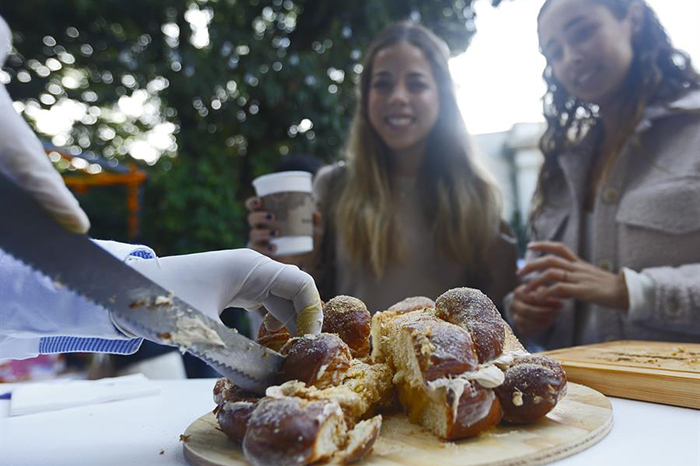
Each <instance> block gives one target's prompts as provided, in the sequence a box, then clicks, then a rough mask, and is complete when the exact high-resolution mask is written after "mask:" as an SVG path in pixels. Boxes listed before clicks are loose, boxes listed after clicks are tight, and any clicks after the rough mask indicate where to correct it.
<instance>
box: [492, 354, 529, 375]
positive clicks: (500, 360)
mask: <svg viewBox="0 0 700 466" xmlns="http://www.w3.org/2000/svg"><path fill="white" fill-rule="evenodd" d="M529 355H530V353H528V352H527V351H523V350H515V351H511V352H509V353H503V354H501V355H500V356H499V357H497V358H496V359H493V360H491V361H489V362H488V363H486V364H495V365H496V366H498V367H499V368H500V369H501V370H503V371H505V370H506V369H508V368H509V367H510V366H512V365H513V364H515V362H517V361H518V359H521V358H523V357H525V356H529Z"/></svg>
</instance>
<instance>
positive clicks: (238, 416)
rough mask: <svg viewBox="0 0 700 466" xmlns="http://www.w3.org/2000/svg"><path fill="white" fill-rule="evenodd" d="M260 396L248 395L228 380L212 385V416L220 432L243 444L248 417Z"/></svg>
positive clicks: (221, 380)
mask: <svg viewBox="0 0 700 466" xmlns="http://www.w3.org/2000/svg"><path fill="white" fill-rule="evenodd" d="M260 398H261V397H260V396H258V395H256V394H254V393H249V392H246V391H244V390H243V389H241V388H240V387H237V386H236V385H234V384H233V383H232V382H231V381H230V380H228V379H225V378H224V379H220V380H218V381H217V382H216V385H214V403H216V408H215V409H214V414H215V415H216V419H217V421H218V422H219V426H220V427H221V430H222V432H223V433H224V434H226V436H227V437H228V438H230V439H231V440H233V441H234V442H236V443H239V444H240V443H241V442H243V437H244V436H245V433H246V430H247V429H248V421H250V416H251V415H252V414H253V411H254V410H255V408H256V407H257V405H258V402H259V401H260Z"/></svg>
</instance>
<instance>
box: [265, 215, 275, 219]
mask: <svg viewBox="0 0 700 466" xmlns="http://www.w3.org/2000/svg"><path fill="white" fill-rule="evenodd" d="M273 218H275V216H274V215H273V214H267V215H265V220H272V219H273Z"/></svg>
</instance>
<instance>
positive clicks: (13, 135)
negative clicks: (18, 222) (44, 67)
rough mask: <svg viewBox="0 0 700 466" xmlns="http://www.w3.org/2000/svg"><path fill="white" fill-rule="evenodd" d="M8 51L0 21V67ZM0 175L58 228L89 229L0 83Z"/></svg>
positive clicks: (7, 31) (6, 35) (8, 42)
mask: <svg viewBox="0 0 700 466" xmlns="http://www.w3.org/2000/svg"><path fill="white" fill-rule="evenodd" d="M10 47H11V36H10V28H9V27H8V26H7V23H5V21H4V20H3V19H2V17H0V66H2V65H3V64H4V63H5V58H6V57H7V54H8V53H9V50H10ZM0 171H1V172H2V173H3V174H5V175H6V176H8V177H9V178H10V179H11V180H13V181H14V182H15V183H16V184H17V185H19V186H22V187H23V188H24V189H26V190H27V191H28V192H29V193H30V194H31V195H32V196H33V197H34V198H35V199H36V200H37V201H38V202H39V203H40V204H41V205H43V206H44V208H46V209H47V210H48V211H49V212H50V213H51V215H53V217H54V218H55V219H56V220H58V222H59V223H61V225H63V226H64V227H65V228H67V229H68V230H70V231H73V232H76V233H86V232H87V231H88V229H89V228H90V221H89V220H88V217H87V215H86V214H85V212H83V210H82V209H81V208H80V205H79V204H78V201H77V200H76V199H75V197H73V195H72V194H71V192H70V191H69V190H68V188H67V187H66V185H65V183H64V182H63V179H62V178H61V175H60V174H59V173H58V172H57V171H56V170H55V169H54V167H53V165H52V164H51V161H50V160H49V159H48V157H47V156H46V154H45V153H44V148H43V146H42V145H41V142H40V141H39V139H38V138H37V137H36V135H35V134H34V132H33V131H32V130H31V128H30V127H29V125H28V124H27V122H25V121H24V119H23V118H22V117H21V116H19V115H18V114H17V112H16V111H15V109H14V107H13V106H12V99H11V98H10V95H9V94H8V93H7V90H6V89H5V85H4V84H2V83H0Z"/></svg>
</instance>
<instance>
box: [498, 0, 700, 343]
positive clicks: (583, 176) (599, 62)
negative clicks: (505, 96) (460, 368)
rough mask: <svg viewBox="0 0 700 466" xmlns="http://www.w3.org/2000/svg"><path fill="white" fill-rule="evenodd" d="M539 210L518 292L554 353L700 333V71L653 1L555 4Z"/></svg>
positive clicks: (515, 311)
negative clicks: (668, 29)
mask: <svg viewBox="0 0 700 466" xmlns="http://www.w3.org/2000/svg"><path fill="white" fill-rule="evenodd" d="M538 33H539V40H540V48H541V51H542V53H543V54H544V56H545V58H546V59H547V66H546V68H545V71H544V79H545V81H546V82H547V86H548V89H547V93H546V94H545V96H544V114H545V118H546V120H547V130H546V132H545V133H544V136H543V137H542V140H541V143H540V146H541V149H542V152H543V153H544V156H545V160H544V165H543V167H542V170H541V173H540V177H539V181H538V186H537V189H536V193H535V197H534V200H533V209H532V212H531V219H530V224H531V228H532V232H533V236H534V239H535V241H534V242H532V243H530V245H529V252H528V257H527V259H528V260H527V264H526V266H525V267H524V268H523V269H521V271H520V274H521V276H524V277H525V276H526V277H527V278H528V280H529V281H527V283H526V284H523V285H521V286H519V287H518V288H516V290H515V292H514V293H513V294H512V295H511V296H509V298H508V300H507V301H508V305H507V306H506V307H507V311H508V312H507V314H508V317H509V319H511V321H512V322H513V323H514V324H515V328H516V330H517V331H518V332H519V333H520V334H521V335H522V336H528V337H531V338H532V339H534V340H535V341H536V342H538V343H539V344H540V345H542V346H544V347H546V348H556V347H562V346H570V345H577V344H587V343H594V342H599V341H608V340H616V339H642V340H666V341H697V340H698V338H699V335H700V76H699V75H698V73H697V72H696V71H695V70H694V69H693V66H692V64H691V60H690V58H689V57H688V56H687V55H686V54H685V53H683V52H681V51H680V50H678V49H676V48H674V47H673V45H672V44H671V41H670V39H669V37H668V36H667V34H666V32H665V31H664V29H663V27H662V26H661V24H660V23H659V20H658V19H657V17H656V14H655V13H654V12H653V10H652V9H651V8H650V7H649V6H648V5H647V4H646V3H645V2H644V1H642V0H547V1H546V2H545V3H544V6H543V7H542V9H541V10H540V13H539V17H538Z"/></svg>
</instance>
